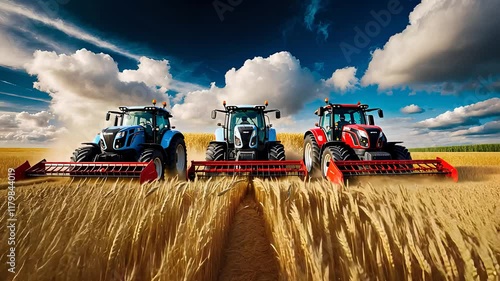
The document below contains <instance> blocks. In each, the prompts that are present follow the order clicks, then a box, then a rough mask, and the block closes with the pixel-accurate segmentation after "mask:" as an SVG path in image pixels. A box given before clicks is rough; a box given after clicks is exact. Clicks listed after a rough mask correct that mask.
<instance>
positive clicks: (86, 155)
mask: <svg viewBox="0 0 500 281" xmlns="http://www.w3.org/2000/svg"><path fill="white" fill-rule="evenodd" d="M99 153H100V150H99V149H98V148H97V147H95V146H83V147H80V148H77V149H75V152H73V156H71V158H70V159H71V162H94V159H95V157H96V156H97V155H98V154H99Z"/></svg>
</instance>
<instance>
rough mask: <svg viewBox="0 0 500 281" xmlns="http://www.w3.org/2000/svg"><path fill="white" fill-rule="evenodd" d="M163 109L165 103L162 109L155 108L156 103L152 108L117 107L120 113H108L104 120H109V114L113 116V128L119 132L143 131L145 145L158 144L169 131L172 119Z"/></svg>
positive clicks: (164, 103) (164, 104)
mask: <svg viewBox="0 0 500 281" xmlns="http://www.w3.org/2000/svg"><path fill="white" fill-rule="evenodd" d="M165 107H166V102H163V108H160V107H156V102H155V103H154V104H153V106H133V107H125V106H122V107H119V109H120V111H108V113H107V114H106V120H107V121H108V120H109V119H110V115H111V114H115V120H114V126H113V127H114V128H119V129H120V130H121V131H127V130H128V129H137V130H139V131H143V132H144V139H145V140H144V142H145V143H155V144H160V143H161V139H162V137H163V135H164V134H165V132H167V131H168V130H169V129H170V119H169V118H170V117H172V115H171V114H170V112H168V111H167V110H166V109H165ZM108 129H109V128H108ZM105 130H107V129H105Z"/></svg>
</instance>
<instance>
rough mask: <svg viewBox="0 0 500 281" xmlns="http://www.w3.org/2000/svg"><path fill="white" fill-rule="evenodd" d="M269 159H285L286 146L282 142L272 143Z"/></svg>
mask: <svg viewBox="0 0 500 281" xmlns="http://www.w3.org/2000/svg"><path fill="white" fill-rule="evenodd" d="M268 159H269V160H273V161H285V159H286V156H285V147H284V146H283V145H282V144H281V143H275V144H272V145H270V146H269V152H268Z"/></svg>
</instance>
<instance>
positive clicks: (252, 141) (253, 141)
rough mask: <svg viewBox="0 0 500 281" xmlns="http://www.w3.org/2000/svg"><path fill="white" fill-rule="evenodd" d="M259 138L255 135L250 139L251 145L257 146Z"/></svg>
mask: <svg viewBox="0 0 500 281" xmlns="http://www.w3.org/2000/svg"><path fill="white" fill-rule="evenodd" d="M256 140H257V138H256V137H255V136H253V137H252V140H251V141H250V146H255V143H256Z"/></svg>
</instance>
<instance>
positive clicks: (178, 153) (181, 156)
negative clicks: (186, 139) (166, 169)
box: [175, 144, 186, 172]
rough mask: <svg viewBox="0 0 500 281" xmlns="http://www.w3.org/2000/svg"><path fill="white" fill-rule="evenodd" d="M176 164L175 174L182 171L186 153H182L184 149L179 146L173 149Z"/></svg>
mask: <svg viewBox="0 0 500 281" xmlns="http://www.w3.org/2000/svg"><path fill="white" fill-rule="evenodd" d="M175 155H176V157H175V158H176V162H175V167H176V168H177V172H182V171H184V164H185V162H186V153H185V151H184V147H183V146H182V145H181V144H179V145H178V146H177V148H176V149H175Z"/></svg>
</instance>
